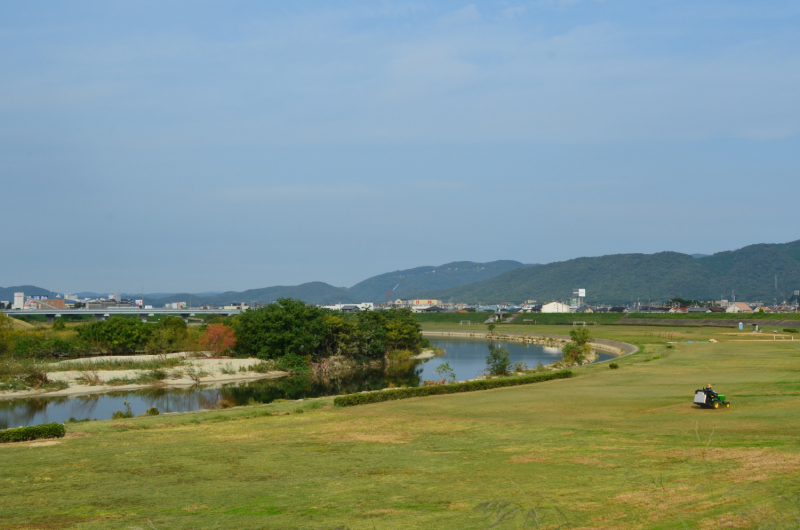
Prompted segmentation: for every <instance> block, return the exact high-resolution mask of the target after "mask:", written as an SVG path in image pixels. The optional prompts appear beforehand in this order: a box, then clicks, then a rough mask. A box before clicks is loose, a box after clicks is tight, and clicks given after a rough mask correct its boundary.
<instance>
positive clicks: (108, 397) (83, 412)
mask: <svg viewBox="0 0 800 530" xmlns="http://www.w3.org/2000/svg"><path fill="white" fill-rule="evenodd" d="M430 342H431V344H432V345H434V346H437V347H439V348H443V349H444V350H445V351H446V353H445V355H443V356H440V357H435V358H433V359H428V360H425V361H415V362H408V363H403V364H400V365H393V366H389V367H387V368H367V369H361V370H355V371H352V372H348V373H346V374H342V375H337V376H335V377H330V378H318V377H313V376H297V377H289V378H285V379H264V380H260V381H251V382H246V383H238V384H236V383H233V384H229V385H225V386H222V387H218V388H213V387H207V386H202V385H200V386H196V387H192V388H188V389H164V388H150V389H145V390H138V391H134V392H113V393H107V394H92V395H86V396H72V397H50V398H48V397H35V398H25V399H15V400H6V401H0V429H6V428H9V427H22V426H27V425H39V424H41V423H49V422H64V421H68V420H69V419H70V418H74V419H75V420H85V419H89V420H107V419H110V418H111V415H112V414H113V413H114V412H115V411H117V410H124V409H125V402H128V404H129V405H130V408H131V411H132V412H133V413H134V414H135V415H139V414H143V413H144V412H145V411H146V410H147V409H149V408H150V407H155V408H157V409H158V410H159V411H160V412H162V413H164V412H191V411H194V410H200V409H209V408H214V407H218V406H220V405H222V404H224V405H226V406H239V405H248V404H256V403H270V402H272V401H275V400H276V399H288V400H295V399H306V398H313V397H320V396H331V395H340V394H344V393H353V392H361V391H363V390H379V389H381V388H387V387H390V386H395V387H399V386H419V385H420V384H422V381H424V380H427V379H440V377H439V376H437V375H436V373H435V370H436V368H437V367H438V366H439V365H441V364H443V363H445V362H447V363H449V365H450V367H451V368H452V369H453V371H454V372H455V375H456V379H457V380H466V379H474V378H475V377H478V376H479V375H481V373H482V370H483V369H485V367H486V356H487V354H488V353H489V352H488V344H489V343H487V342H486V341H483V340H470V339H431V341H430ZM495 344H496V345H498V346H501V347H503V348H506V349H507V350H508V351H509V357H510V358H511V361H512V362H524V363H526V364H527V365H528V367H530V368H533V367H534V366H536V364H537V363H539V362H541V363H542V364H551V363H554V362H557V361H558V360H560V359H561V352H560V350H559V349H558V348H549V347H542V346H536V345H524V344H520V343H517V342H498V343H495ZM608 358H610V356H608V355H601V357H600V360H605V359H608Z"/></svg>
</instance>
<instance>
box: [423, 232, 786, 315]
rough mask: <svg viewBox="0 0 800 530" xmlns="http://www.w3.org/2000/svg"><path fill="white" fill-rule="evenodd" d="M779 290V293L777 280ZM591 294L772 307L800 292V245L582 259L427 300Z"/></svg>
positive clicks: (602, 298)
mask: <svg viewBox="0 0 800 530" xmlns="http://www.w3.org/2000/svg"><path fill="white" fill-rule="evenodd" d="M776 275H777V277H778V289H777V291H776V289H775V276H776ZM578 287H580V288H586V291H587V301H588V302H590V303H591V302H594V301H598V302H607V303H626V302H630V301H631V300H635V299H636V298H637V297H640V298H641V300H643V301H646V300H648V299H652V300H668V299H670V298H672V297H676V296H679V297H682V298H685V299H696V300H715V299H717V300H718V299H719V298H720V297H724V298H730V297H731V290H732V289H733V290H735V292H736V299H737V300H751V301H764V302H772V300H773V299H774V298H778V299H779V301H781V299H782V297H783V295H784V294H785V296H786V298H787V299H788V298H790V297H791V296H792V291H793V290H794V289H800V241H794V242H792V243H784V244H760V245H751V246H748V247H744V248H741V249H739V250H734V251H728V252H719V253H717V254H713V255H711V256H707V257H702V258H694V257H692V256H690V255H688V254H680V253H678V252H660V253H658V254H616V255H609V256H601V257H596V258H577V259H572V260H569V261H562V262H556V263H549V264H547V265H539V266H537V267H529V268H524V269H516V270H512V271H509V272H506V273H505V274H501V275H499V276H496V277H494V278H491V279H488V280H484V281H481V282H478V283H474V284H470V285H463V286H461V287H455V288H451V289H438V290H431V291H428V292H427V293H425V296H426V297H431V298H440V299H442V300H445V301H449V300H454V301H455V300H458V301H464V302H482V303H490V302H505V301H508V302H521V301H523V300H529V299H535V300H538V301H540V302H541V301H551V300H563V299H569V298H570V297H571V296H572V289H573V288H578Z"/></svg>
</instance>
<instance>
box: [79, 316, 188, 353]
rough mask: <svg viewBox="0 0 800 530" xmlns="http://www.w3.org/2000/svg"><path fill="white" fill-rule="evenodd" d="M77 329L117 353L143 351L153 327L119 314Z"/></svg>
mask: <svg viewBox="0 0 800 530" xmlns="http://www.w3.org/2000/svg"><path fill="white" fill-rule="evenodd" d="M179 320H180V319H179ZM76 330H77V332H78V336H79V337H80V338H81V339H83V340H85V341H88V342H91V343H93V344H96V345H97V346H98V347H99V348H101V349H103V350H105V351H107V352H109V353H113V354H115V355H117V354H124V353H133V352H135V351H137V350H138V351H141V350H142V349H144V346H145V344H147V342H148V340H149V339H150V335H151V334H152V328H150V327H148V325H147V324H145V323H144V322H142V321H141V320H139V319H138V318H122V317H117V316H115V317H111V318H109V319H108V320H105V321H103V320H101V321H98V322H92V323H91V324H84V325H82V326H79V327H78V328H76Z"/></svg>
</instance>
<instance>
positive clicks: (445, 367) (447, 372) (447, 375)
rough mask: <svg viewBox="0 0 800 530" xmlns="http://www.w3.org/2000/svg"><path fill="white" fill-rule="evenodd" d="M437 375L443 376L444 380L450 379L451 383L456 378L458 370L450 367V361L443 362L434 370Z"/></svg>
mask: <svg viewBox="0 0 800 530" xmlns="http://www.w3.org/2000/svg"><path fill="white" fill-rule="evenodd" d="M434 372H436V375H438V376H439V377H441V378H442V381H450V382H451V383H452V382H453V381H455V380H456V372H455V370H453V369H452V368H451V367H450V363H442V364H440V365H439V366H437V367H436V369H435V370H434Z"/></svg>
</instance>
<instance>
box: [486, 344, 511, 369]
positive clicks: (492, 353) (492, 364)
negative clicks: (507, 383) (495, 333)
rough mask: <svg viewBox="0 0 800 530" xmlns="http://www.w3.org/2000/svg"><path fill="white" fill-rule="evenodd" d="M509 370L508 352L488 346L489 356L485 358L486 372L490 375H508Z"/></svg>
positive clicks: (497, 347)
mask: <svg viewBox="0 0 800 530" xmlns="http://www.w3.org/2000/svg"><path fill="white" fill-rule="evenodd" d="M510 369H511V359H509V357H508V350H507V349H505V348H501V347H499V346H495V345H494V344H489V355H487V356H486V370H487V371H488V372H489V374H490V375H508V373H509V371H510Z"/></svg>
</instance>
